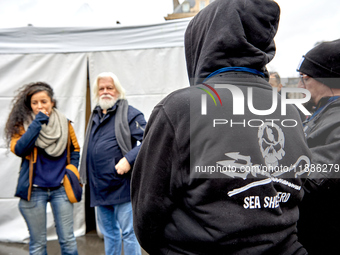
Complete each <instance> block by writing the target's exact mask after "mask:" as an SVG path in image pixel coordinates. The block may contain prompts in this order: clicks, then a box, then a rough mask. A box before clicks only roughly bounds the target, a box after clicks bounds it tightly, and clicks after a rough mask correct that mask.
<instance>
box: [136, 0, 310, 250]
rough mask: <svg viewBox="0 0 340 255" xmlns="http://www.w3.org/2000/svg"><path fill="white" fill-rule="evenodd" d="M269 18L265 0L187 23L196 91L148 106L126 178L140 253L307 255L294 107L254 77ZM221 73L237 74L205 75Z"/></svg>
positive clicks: (263, 55)
mask: <svg viewBox="0 0 340 255" xmlns="http://www.w3.org/2000/svg"><path fill="white" fill-rule="evenodd" d="M278 19H279V7H278V6H277V4H276V3H275V2H274V1H270V0H220V1H219V0H216V1H214V2H213V3H211V4H210V5H209V6H207V7H206V8H205V9H203V10H202V11H201V12H200V13H199V14H198V15H196V17H195V18H194V19H193V20H192V21H191V22H190V24H189V26H188V28H187V32H186V35H185V49H186V57H187V66H188V74H189V78H190V79H191V84H192V85H195V86H191V87H188V88H186V89H181V90H178V91H175V92H173V93H172V94H170V95H169V96H167V97H166V98H165V99H164V100H162V101H161V102H160V103H159V104H158V105H157V106H156V107H155V108H154V110H153V112H152V115H151V117H150V119H149V122H148V124H147V127H146V130H145V137H144V141H143V144H142V147H141V149H140V152H139V154H138V156H137V159H136V162H135V165H134V171H133V173H132V184H131V195H132V206H133V216H134V229H135V233H136V236H137V238H138V240H139V242H140V244H141V246H142V247H143V248H144V249H145V250H146V251H147V252H148V253H149V254H218V255H220V254H251V255H253V254H275V255H278V254H306V250H305V249H304V248H303V247H302V245H301V244H300V243H299V242H298V241H297V235H296V222H297V220H298V217H299V212H298V204H299V202H300V201H301V199H302V196H303V190H302V188H301V180H300V179H299V178H296V177H299V176H301V175H299V174H301V173H302V170H303V169H304V165H305V164H308V163H309V161H310V160H309V149H308V147H307V146H306V143H305V138H304V135H303V132H302V125H301V122H300V118H299V115H298V112H297V111H296V109H295V107H293V106H292V105H288V106H287V108H286V111H287V112H286V114H284V112H282V111H281V110H282V109H281V107H280V105H281V104H280V98H279V97H278V96H277V94H275V93H274V94H273V93H272V88H271V86H270V85H269V83H268V82H267V81H266V79H265V77H264V76H266V75H265V74H261V73H260V72H262V73H265V72H266V71H265V70H266V69H265V65H266V64H267V63H268V62H269V61H270V60H271V58H272V57H273V56H274V50H275V47H274V42H273V37H274V35H275V32H276V29H277V25H278ZM224 67H241V69H235V70H236V71H235V70H228V72H222V73H217V74H216V75H214V76H212V77H210V78H207V77H208V76H209V75H210V74H211V73H212V72H214V71H216V70H218V69H220V68H224ZM245 68H248V69H245ZM202 79H206V80H205V81H204V84H200V83H199V82H200V81H201V80H202ZM230 92H232V93H230ZM250 93H251V94H250ZM272 97H273V98H277V100H278V102H277V107H274V108H273V110H272V111H269V112H267V113H266V114H264V112H263V111H264V110H268V109H272V108H271V106H272ZM249 98H250V99H253V100H252V102H251V100H250V102H249V100H247V99H249ZM274 101H275V100H274ZM204 102H206V103H204ZM249 105H253V108H254V109H253V108H252V107H251V106H249ZM274 105H275V104H274ZM256 110H261V111H256ZM261 114H262V115H261ZM263 114H264V115H263ZM268 169H269V170H270V171H268ZM273 169H274V170H276V172H273V171H272V170H273ZM247 170H248V171H247ZM250 170H253V171H250ZM282 170H283V171H282Z"/></svg>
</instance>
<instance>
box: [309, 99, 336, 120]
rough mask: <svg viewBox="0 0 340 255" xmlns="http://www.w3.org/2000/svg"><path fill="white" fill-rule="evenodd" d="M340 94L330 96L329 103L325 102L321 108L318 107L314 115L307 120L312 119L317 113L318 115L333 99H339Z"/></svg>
mask: <svg viewBox="0 0 340 255" xmlns="http://www.w3.org/2000/svg"><path fill="white" fill-rule="evenodd" d="M339 97H340V96H334V97H330V98H329V99H328V100H327V104H325V105H324V106H321V107H319V109H317V110H316V111H315V112H314V113H313V115H312V116H310V117H309V118H308V119H307V122H309V121H311V120H312V119H313V118H314V117H315V116H316V115H318V114H319V113H320V112H321V111H322V110H323V109H324V108H325V107H326V106H328V105H330V104H331V103H332V102H333V101H335V100H336V99H338V98H339Z"/></svg>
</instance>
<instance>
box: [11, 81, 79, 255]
mask: <svg viewBox="0 0 340 255" xmlns="http://www.w3.org/2000/svg"><path fill="white" fill-rule="evenodd" d="M5 135H6V140H7V146H8V147H9V148H10V149H11V151H12V152H13V153H14V154H15V155H17V156H19V157H21V158H22V163H21V169H20V174H19V179H18V185H17V188H16V193H15V196H17V197H20V202H19V210H20V212H21V214H22V215H23V217H24V219H25V221H26V224H27V227H28V231H29V234H30V244H29V251H30V254H34V255H37V254H39V255H40V254H42V255H45V254H47V250H46V243H47V239H46V205H47V203H48V202H50V203H51V207H52V212H53V217H54V221H55V226H56V232H57V235H58V240H59V243H60V247H61V253H62V254H63V255H65V254H72V255H74V254H78V251H77V243H76V239H75V236H74V233H73V204H72V203H71V200H70V197H68V196H67V194H66V192H65V188H64V186H63V182H64V180H65V179H64V178H65V174H66V171H67V169H69V170H71V171H75V172H77V167H78V163H79V150H80V148H79V145H78V142H77V138H76V135H75V132H74V129H73V127H72V125H71V124H70V121H69V120H68V119H67V118H66V117H65V116H64V115H63V114H62V113H61V112H59V111H58V110H57V109H56V100H55V99H54V97H53V89H52V88H51V86H50V85H48V84H46V83H43V82H36V83H30V84H28V85H25V86H23V87H21V88H20V89H19V91H18V94H17V95H16V97H15V98H14V99H13V108H12V111H11V112H10V114H9V117H8V120H7V123H6V127H5Z"/></svg>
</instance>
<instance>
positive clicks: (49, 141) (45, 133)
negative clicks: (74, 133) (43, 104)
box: [35, 108, 68, 157]
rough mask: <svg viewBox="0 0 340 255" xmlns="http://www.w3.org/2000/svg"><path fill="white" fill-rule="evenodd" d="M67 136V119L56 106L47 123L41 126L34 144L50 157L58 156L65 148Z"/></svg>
mask: <svg viewBox="0 0 340 255" xmlns="http://www.w3.org/2000/svg"><path fill="white" fill-rule="evenodd" d="M67 138H68V120H67V118H66V117H65V116H64V115H63V114H62V113H60V112H59V111H58V110H57V109H56V108H53V110H52V112H51V115H50V118H49V121H48V125H46V124H44V125H42V126H41V130H40V133H39V136H38V138H37V140H36V141H35V145H36V146H37V147H40V148H42V149H44V150H45V151H46V153H47V154H48V155H50V156H52V157H58V156H60V155H61V154H62V153H63V152H64V151H65V149H66V145H67Z"/></svg>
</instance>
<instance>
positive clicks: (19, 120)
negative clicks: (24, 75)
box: [5, 82, 57, 147]
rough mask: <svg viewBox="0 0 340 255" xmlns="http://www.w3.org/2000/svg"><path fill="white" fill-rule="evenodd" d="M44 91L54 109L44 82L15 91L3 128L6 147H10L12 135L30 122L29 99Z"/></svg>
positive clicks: (50, 89) (53, 101)
mask: <svg viewBox="0 0 340 255" xmlns="http://www.w3.org/2000/svg"><path fill="white" fill-rule="evenodd" d="M41 91H45V92H46V93H47V95H48V96H49V97H50V98H51V101H52V103H54V108H56V105H57V102H56V100H55V99H54V97H53V96H54V93H53V89H52V87H51V86H50V85H49V84H47V83H44V82H34V83H29V84H27V85H24V86H22V87H20V88H19V89H18V90H17V95H16V96H15V97H14V98H13V100H12V104H13V108H12V110H11V112H10V114H9V116H8V119H7V123H6V126H5V140H6V144H7V147H9V146H10V143H11V139H12V137H13V135H15V134H19V133H20V128H21V127H22V126H23V125H24V123H25V122H29V121H31V120H32V108H31V98H32V96H33V95H34V94H35V93H38V92H41Z"/></svg>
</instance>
